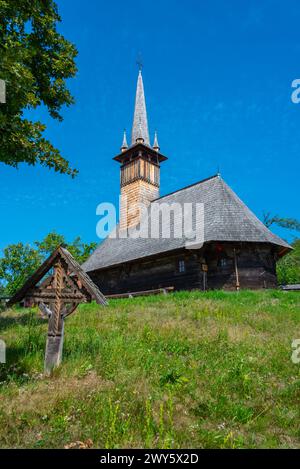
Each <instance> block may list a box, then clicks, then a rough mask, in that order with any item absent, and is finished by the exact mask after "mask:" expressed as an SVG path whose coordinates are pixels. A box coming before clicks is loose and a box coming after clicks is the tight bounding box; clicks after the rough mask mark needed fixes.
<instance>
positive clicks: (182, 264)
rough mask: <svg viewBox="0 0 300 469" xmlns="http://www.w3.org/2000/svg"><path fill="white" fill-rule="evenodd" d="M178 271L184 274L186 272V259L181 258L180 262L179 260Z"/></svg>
mask: <svg viewBox="0 0 300 469" xmlns="http://www.w3.org/2000/svg"><path fill="white" fill-rule="evenodd" d="M178 272H179V273H180V274H183V273H184V272H185V261H184V260H183V259H181V260H180V261H179V262H178Z"/></svg>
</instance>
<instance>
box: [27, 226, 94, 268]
mask: <svg viewBox="0 0 300 469" xmlns="http://www.w3.org/2000/svg"><path fill="white" fill-rule="evenodd" d="M34 244H35V245H36V246H37V248H38V251H39V253H40V255H41V256H42V257H43V259H46V258H47V257H48V256H50V254H52V252H53V251H54V250H55V249H56V248H57V247H58V246H60V245H64V246H65V247H66V249H68V251H69V252H70V253H71V254H72V256H73V257H74V259H75V260H76V261H77V262H79V264H82V263H83V262H84V261H86V259H87V258H88V257H89V256H90V255H91V254H92V252H93V251H94V250H95V248H96V246H97V243H84V242H83V241H82V240H81V238H80V236H77V238H75V239H74V241H72V242H71V243H67V242H66V240H65V237H64V236H63V235H60V234H58V233H56V232H55V231H52V232H51V233H49V234H48V235H47V236H46V237H45V238H44V239H43V241H36V242H35V243H34Z"/></svg>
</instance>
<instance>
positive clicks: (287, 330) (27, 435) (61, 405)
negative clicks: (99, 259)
mask: <svg viewBox="0 0 300 469" xmlns="http://www.w3.org/2000/svg"><path fill="white" fill-rule="evenodd" d="M0 326H1V332H0V337H1V338H2V339H4V340H5V341H6V343H7V347H8V350H7V359H8V361H7V364H5V365H0V381H1V385H0V386H1V387H0V446H1V447H24V448H28V447H40V448H45V447H50V448H56V447H65V446H67V447H69V446H70V445H77V444H79V443H78V442H81V443H80V444H81V445H82V447H85V446H86V447H90V446H93V447H101V448H120V447H129V448H131V447H145V448H153V447H154V448H180V447H200V448H212V447H213V448H245V447H246V448H252V447H260V448H261V447H267V448H272V447H283V448H285V447H300V431H299V421H300V420H299V418H300V410H299V409H300V405H299V404H300V365H296V364H293V363H292V361H291V353H292V349H291V342H292V340H293V339H296V338H300V296H299V295H298V294H297V293H285V292H280V291H262V292H253V291H241V292H239V293H228V292H221V291H217V292H207V293H201V292H179V293H175V294H172V295H168V296H153V297H141V298H134V299H124V300H114V301H111V302H110V304H109V306H108V307H107V308H100V307H99V306H97V305H96V304H90V305H81V306H80V307H79V309H78V311H77V312H76V313H75V314H74V315H73V316H71V317H70V318H68V320H67V321H66V327H65V344H64V358H63V364H62V366H61V367H60V368H59V369H58V370H56V372H55V373H54V376H53V377H51V378H45V377H44V376H43V374H42V370H43V359H44V348H45V335H46V330H47V324H46V323H45V321H44V320H42V319H39V318H38V316H37V312H36V311H35V310H21V309H16V310H12V311H9V312H7V313H2V314H1V316H0Z"/></svg>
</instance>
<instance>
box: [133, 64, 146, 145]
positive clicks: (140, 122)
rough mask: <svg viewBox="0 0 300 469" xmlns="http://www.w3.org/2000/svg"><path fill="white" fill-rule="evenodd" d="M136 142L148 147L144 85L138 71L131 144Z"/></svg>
mask: <svg viewBox="0 0 300 469" xmlns="http://www.w3.org/2000/svg"><path fill="white" fill-rule="evenodd" d="M137 141H139V142H142V143H145V144H146V145H150V140H149V130H148V120H147V111H146V102H145V94H144V85H143V77H142V71H141V70H139V76H138V81H137V88H136V97H135V108H134V117H133V126H132V135H131V144H132V145H134V144H135V143H137Z"/></svg>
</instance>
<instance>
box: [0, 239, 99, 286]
mask: <svg viewBox="0 0 300 469" xmlns="http://www.w3.org/2000/svg"><path fill="white" fill-rule="evenodd" d="M61 244H63V245H64V246H65V247H66V248H67V249H68V250H69V251H70V253H71V254H72V255H73V257H74V258H75V259H76V260H77V261H78V262H79V263H80V264H82V263H83V262H84V261H85V260H86V259H87V258H88V257H89V256H90V255H91V254H92V252H93V251H94V249H95V248H96V243H84V242H83V241H82V240H81V238H80V237H77V238H75V239H74V241H73V242H71V243H66V240H65V238H64V236H62V235H60V234H58V233H55V232H51V233H49V234H48V235H47V236H46V237H45V238H44V239H43V240H42V241H36V242H35V243H34V247H32V246H30V245H29V244H23V243H17V244H11V245H9V246H7V247H6V248H5V249H4V250H3V257H2V258H1V259H0V292H1V294H2V295H13V294H14V293H15V292H16V290H18V288H20V287H21V286H22V285H23V284H24V282H25V281H26V280H27V279H28V278H29V277H30V276H31V275H32V274H33V273H34V272H35V270H36V269H37V268H38V267H39V266H40V265H41V264H42V262H43V261H44V260H45V259H46V258H47V257H48V256H50V254H52V252H53V251H54V250H55V249H56V248H57V247H58V246H59V245H61ZM1 285H2V288H1Z"/></svg>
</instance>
